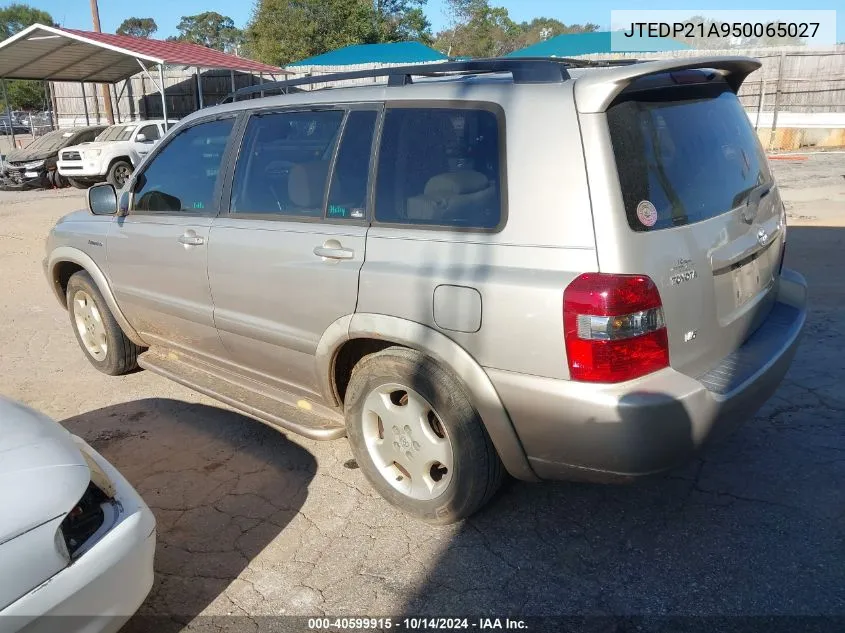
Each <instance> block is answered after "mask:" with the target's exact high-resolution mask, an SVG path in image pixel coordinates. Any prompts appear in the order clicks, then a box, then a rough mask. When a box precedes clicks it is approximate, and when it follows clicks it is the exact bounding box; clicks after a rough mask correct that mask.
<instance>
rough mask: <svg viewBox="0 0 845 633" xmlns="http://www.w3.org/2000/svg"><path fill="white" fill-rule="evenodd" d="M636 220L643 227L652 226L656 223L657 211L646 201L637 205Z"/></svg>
mask: <svg viewBox="0 0 845 633" xmlns="http://www.w3.org/2000/svg"><path fill="white" fill-rule="evenodd" d="M637 218H638V219H639V220H640V222H642V223H643V225H644V226H654V225H655V224H656V223H657V209H656V208H655V207H654V205H653V204H652V203H651V202H649V201H648V200H643V201H641V202H640V203H639V204H638V205H637Z"/></svg>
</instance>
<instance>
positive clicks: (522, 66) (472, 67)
mask: <svg viewBox="0 0 845 633" xmlns="http://www.w3.org/2000/svg"><path fill="white" fill-rule="evenodd" d="M620 62H631V60H620ZM607 65H615V64H613V63H612V62H602V61H597V60H582V59H569V58H564V57H493V58H489V59H470V60H467V61H448V62H436V63H430V64H414V65H408V66H388V67H383V68H370V69H367V70H354V71H351V72H345V73H331V74H328V75H312V76H309V77H300V78H297V79H287V80H285V81H274V82H268V83H264V84H260V85H257V86H248V87H246V88H241V89H240V90H237V91H235V93H234V95H235V96H234V99H235V100H237V98H238V97H239V96H246V95H250V94H256V93H260V92H267V91H270V90H284V89H286V88H290V87H293V86H305V85H310V84H318V83H329V82H333V81H345V80H349V79H374V78H376V77H387V85H388V86H405V85H408V84H410V83H412V79H411V78H412V77H413V76H414V75H417V76H427V77H438V76H444V75H448V74H456V75H474V74H483V73H504V72H509V73H511V75H513V81H514V83H520V84H545V83H561V82H563V81H566V80H567V79H569V73H568V72H566V69H567V68H573V67H578V66H584V67H593V66H607Z"/></svg>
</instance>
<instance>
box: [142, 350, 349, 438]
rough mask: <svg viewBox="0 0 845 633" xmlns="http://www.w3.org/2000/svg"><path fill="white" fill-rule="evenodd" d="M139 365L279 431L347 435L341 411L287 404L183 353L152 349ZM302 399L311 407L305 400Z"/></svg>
mask: <svg viewBox="0 0 845 633" xmlns="http://www.w3.org/2000/svg"><path fill="white" fill-rule="evenodd" d="M138 365H140V366H141V367H143V368H144V369H148V370H150V371H151V372H154V373H156V374H159V375H161V376H164V377H165V378H169V379H170V380H172V381H174V382H178V383H180V384H182V385H185V386H186V387H190V388H191V389H193V390H194V391H199V392H200V393H202V394H205V395H206V396H210V397H212V398H215V399H216V400H220V401H221V402H224V403H226V404H228V405H229V406H230V407H234V408H235V409H237V410H238V411H240V412H242V413H245V414H246V415H248V416H250V417H252V418H255V419H256V420H258V421H259V422H264V423H265V424H267V425H269V426H272V427H273V428H275V429H278V430H280V431H291V432H293V433H297V434H298V435H302V436H304V437H307V438H309V439H312V440H336V439H338V438H341V437H345V436H346V427H345V426H344V423H343V417H342V416H341V415H340V414H336V415H334V416H332V417H328V416H325V415H319V414H317V413H314V412H312V411H309V410H307V409H305V408H304V407H303V406H295V405H293V404H288V403H287V402H285V399H287V398H286V396H287V394H283V393H282V392H280V391H278V390H276V389H273V388H272V387H268V386H266V385H258V383H254V382H253V381H250V380H249V379H245V378H243V377H241V376H237V375H235V374H232V373H230V372H227V371H225V370H221V369H218V368H216V367H215V368H211V367H207V366H205V364H203V365H202V366H199V364H198V363H194V362H193V361H192V359H191V358H189V357H185V356H182V355H181V354H177V353H175V352H162V351H159V350H157V349H149V350H147V351H146V352H144V353H143V354H141V355H140V356H138ZM206 367H207V368H206ZM259 386H260V387H261V388H262V389H261V391H259V390H258V387H259ZM287 397H290V396H287ZM300 402H302V403H304V404H306V405H307V406H311V405H310V404H309V403H307V402H306V401H302V400H300ZM332 418H334V419H332Z"/></svg>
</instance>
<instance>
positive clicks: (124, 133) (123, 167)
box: [56, 119, 176, 189]
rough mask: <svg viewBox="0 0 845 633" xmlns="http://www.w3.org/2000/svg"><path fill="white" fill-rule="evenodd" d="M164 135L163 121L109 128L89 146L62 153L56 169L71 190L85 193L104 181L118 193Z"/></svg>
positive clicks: (75, 147) (125, 124) (126, 124)
mask: <svg viewBox="0 0 845 633" xmlns="http://www.w3.org/2000/svg"><path fill="white" fill-rule="evenodd" d="M175 123H176V121H170V122H169V123H168V125H169V126H173V125H174V124H175ZM165 131H166V130H165V127H164V120H163V119H162V120H154V121H137V122H134V123H119V124H117V125H112V126H110V127H107V128H106V129H105V130H103V131H102V132H101V133H100V135H99V136H98V137H97V138H96V139H94V141H92V142H91V143H82V144H81V145H74V146H71V147H66V148H64V149H63V150H61V151H60V152H59V160H58V162H57V164H56V165H57V167H58V169H59V173H60V174H61V175H62V176H64V177H65V178H67V179H68V180H69V181H70V184H72V185H73V186H74V187H78V188H80V189H86V188H87V187H89V186H90V185H92V184H94V183H95V182H102V181H104V180H106V181H108V182H110V183H111V184H112V185H114V186H115V187H116V188H117V189H120V188H121V187H123V183H125V182H126V179H127V178H129V176H130V174H131V173H132V170H133V169H135V167H136V166H137V165H138V163H140V162H141V159H142V158H143V157H144V156H145V155H146V154H147V153H149V151H150V150H151V149H152V148H153V146H154V145H155V144H156V143H158V141H159V139H160V138H161V137H162V136H164V133H165Z"/></svg>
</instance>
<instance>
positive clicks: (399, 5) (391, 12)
mask: <svg viewBox="0 0 845 633" xmlns="http://www.w3.org/2000/svg"><path fill="white" fill-rule="evenodd" d="M425 4H426V0H374V2H373V18H374V19H375V21H376V25H377V28H378V35H379V40H380V41H382V42H401V41H409V40H415V41H419V42H422V43H423V44H431V43H432V42H433V41H434V38H433V37H432V35H431V22H429V21H428V18H426V17H425V13H424V12H423V7H424V6H425Z"/></svg>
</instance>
